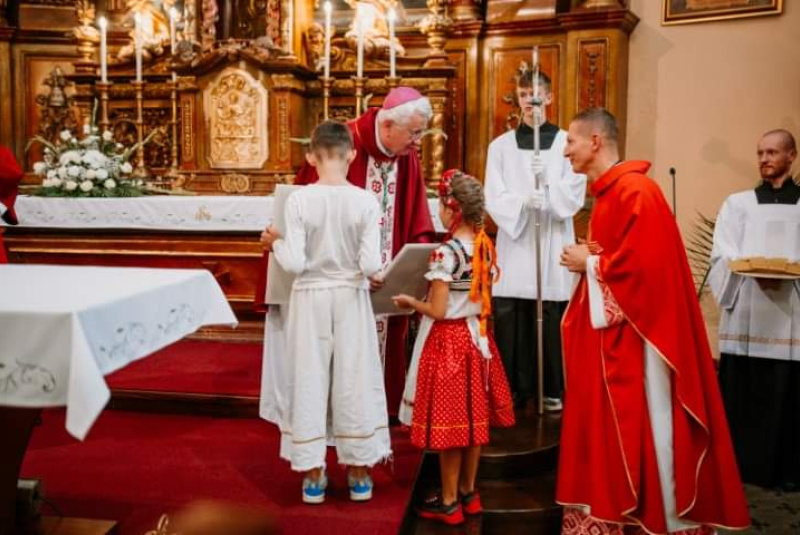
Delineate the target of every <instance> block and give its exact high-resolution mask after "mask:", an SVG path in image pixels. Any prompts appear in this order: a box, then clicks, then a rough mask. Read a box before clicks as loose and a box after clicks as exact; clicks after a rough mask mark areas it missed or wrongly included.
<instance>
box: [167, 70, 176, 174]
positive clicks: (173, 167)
mask: <svg viewBox="0 0 800 535" xmlns="http://www.w3.org/2000/svg"><path fill="white" fill-rule="evenodd" d="M171 88H172V91H171V93H170V101H171V102H172V120H171V121H170V124H171V125H172V147H171V151H170V152H171V156H172V163H171V164H170V166H169V171H168V172H167V174H166V176H168V177H170V178H177V177H178V175H179V173H178V77H177V75H176V74H175V73H172V83H171Z"/></svg>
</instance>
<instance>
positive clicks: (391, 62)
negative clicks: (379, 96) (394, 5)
mask: <svg viewBox="0 0 800 535" xmlns="http://www.w3.org/2000/svg"><path fill="white" fill-rule="evenodd" d="M387 18H388V19H389V76H390V77H391V78H395V77H396V72H395V63H396V60H395V55H396V54H397V49H396V48H395V46H394V21H395V19H396V18H397V13H396V12H395V10H394V9H390V10H389V13H388V15H387Z"/></svg>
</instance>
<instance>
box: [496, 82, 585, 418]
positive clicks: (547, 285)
mask: <svg viewBox="0 0 800 535" xmlns="http://www.w3.org/2000/svg"><path fill="white" fill-rule="evenodd" d="M538 86H539V87H538V91H539V95H538V96H539V98H541V99H542V101H543V103H544V106H542V109H541V113H540V114H539V118H540V120H541V123H540V132H541V143H540V149H541V150H540V158H538V159H536V158H535V157H534V151H533V148H534V147H533V145H534V140H533V137H534V131H533V124H534V122H533V121H534V106H533V97H534V94H533V92H534V89H533V73H532V72H531V71H529V70H524V71H523V72H521V73H520V74H519V76H518V77H517V87H516V97H517V100H518V102H519V106H520V110H521V112H522V113H521V115H522V117H521V119H522V120H521V121H520V124H519V127H518V128H516V129H515V130H510V131H508V132H506V133H505V134H502V135H501V136H499V137H497V138H495V140H494V141H492V143H491V144H490V145H489V154H488V157H487V162H486V180H485V194H486V211H487V212H489V215H490V216H491V217H492V219H493V220H494V222H495V223H497V263H498V265H499V266H500V270H501V272H502V273H503V276H502V277H500V280H499V282H498V283H497V284H495V285H494V287H493V289H492V294H493V296H494V304H493V307H492V308H493V310H494V325H495V327H494V329H495V340H496V341H497V347H498V349H499V350H500V354H501V355H502V357H503V364H504V365H505V369H506V374H507V375H508V380H509V383H510V385H511V391H512V393H513V394H514V399H515V402H516V404H517V406H523V405H526V404H527V405H528V406H529V407H530V402H531V401H532V400H533V397H534V395H535V393H536V384H537V378H536V375H537V372H536V368H537V367H536V347H537V346H536V344H537V341H536V299H537V296H538V295H539V288H537V287H536V245H535V243H536V242H535V239H536V227H535V225H534V213H535V211H536V210H537V209H541V210H542V214H543V217H542V224H541V232H542V286H543V288H542V299H543V300H544V307H543V308H544V314H543V315H544V326H543V327H544V329H543V330H544V398H545V400H544V401H545V409H546V410H550V411H557V410H560V409H561V399H560V398H561V391H562V390H563V372H562V367H561V332H560V324H561V316H562V315H563V314H564V310H565V309H566V306H567V301H568V300H569V297H570V292H571V290H572V281H573V277H572V275H571V274H570V273H569V272H568V271H567V270H566V269H565V268H564V267H563V266H560V265H559V263H558V262H559V255H560V254H561V251H562V249H563V248H564V247H565V246H567V245H571V244H573V243H575V230H574V228H573V224H572V217H573V216H574V215H575V214H576V213H577V212H578V210H580V209H581V207H582V206H583V200H584V195H585V193H586V177H585V176H584V175H576V174H575V173H573V172H572V166H571V165H570V163H569V161H568V160H567V159H566V158H564V147H565V145H566V140H567V133H566V132H565V131H564V130H561V129H559V128H558V126H556V125H554V124H552V123H550V122H548V121H547V116H546V110H547V105H549V104H550V102H551V101H552V91H551V85H550V79H549V78H548V77H547V76H546V75H545V74H544V73H541V74H540V75H539V84H538ZM534 167H536V168H538V169H543V179H542V182H543V187H542V188H540V189H539V190H537V189H536V187H535V182H534V175H533V168H534Z"/></svg>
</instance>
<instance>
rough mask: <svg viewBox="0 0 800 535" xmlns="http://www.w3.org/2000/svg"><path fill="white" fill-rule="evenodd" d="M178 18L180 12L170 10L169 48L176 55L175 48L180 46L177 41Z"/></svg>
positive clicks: (172, 8) (173, 9)
mask: <svg viewBox="0 0 800 535" xmlns="http://www.w3.org/2000/svg"><path fill="white" fill-rule="evenodd" d="M177 18H178V12H177V11H176V10H175V8H174V7H171V8H169V46H170V49H171V52H172V53H173V54H175V48H176V47H177V46H178V41H177V40H176V39H175V20H176V19H177Z"/></svg>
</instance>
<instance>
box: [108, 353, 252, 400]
mask: <svg viewBox="0 0 800 535" xmlns="http://www.w3.org/2000/svg"><path fill="white" fill-rule="evenodd" d="M261 348H262V345H261V344H232V343H224V342H207V341H192V340H187V341H181V342H177V343H175V344H172V345H171V346H169V347H166V348H164V349H162V350H161V351H158V352H156V353H153V354H152V355H150V356H149V357H147V358H144V359H142V360H139V361H137V362H134V363H133V364H131V365H129V366H126V367H125V368H123V369H121V370H119V371H117V372H116V373H113V374H111V375H109V376H107V377H106V382H107V383H108V386H110V387H111V389H112V390H113V389H132V390H157V391H162V392H163V391H169V392H187V393H193V394H234V395H237V396H254V397H258V395H259V389H260V385H261Z"/></svg>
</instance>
